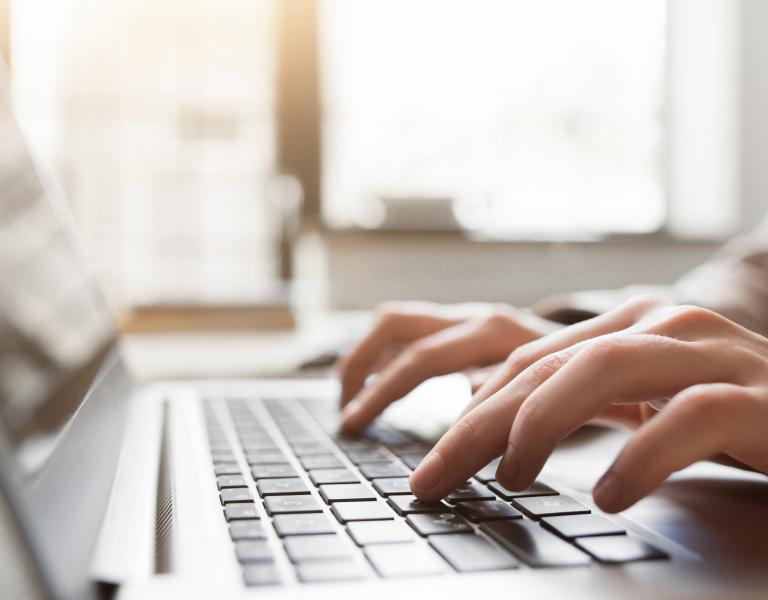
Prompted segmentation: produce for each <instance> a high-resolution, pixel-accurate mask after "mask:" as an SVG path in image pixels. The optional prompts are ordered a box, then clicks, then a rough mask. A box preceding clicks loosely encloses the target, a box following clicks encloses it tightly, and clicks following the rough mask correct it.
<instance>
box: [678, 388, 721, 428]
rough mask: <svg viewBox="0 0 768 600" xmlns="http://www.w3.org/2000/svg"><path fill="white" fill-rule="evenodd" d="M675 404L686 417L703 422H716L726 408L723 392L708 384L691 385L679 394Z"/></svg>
mask: <svg viewBox="0 0 768 600" xmlns="http://www.w3.org/2000/svg"><path fill="white" fill-rule="evenodd" d="M675 404H676V410H677V412H678V413H679V414H680V415H681V416H682V417H683V418H684V419H686V420H689V421H693V422H696V423H701V424H709V423H712V424H716V423H717V422H718V421H719V420H720V418H721V416H722V413H723V409H724V408H725V401H724V395H723V393H722V392H719V391H718V390H717V388H715V387H712V386H708V385H694V386H692V387H689V388H688V389H686V390H684V391H683V392H681V393H680V394H679V395H678V397H677V400H676V402H675Z"/></svg>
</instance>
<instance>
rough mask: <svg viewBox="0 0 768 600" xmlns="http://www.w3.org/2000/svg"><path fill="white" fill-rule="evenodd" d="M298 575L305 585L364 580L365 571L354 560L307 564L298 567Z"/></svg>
mask: <svg viewBox="0 0 768 600" xmlns="http://www.w3.org/2000/svg"><path fill="white" fill-rule="evenodd" d="M296 575H297V576H298V577H299V580H300V581H303V582H305V583H310V582H318V581H349V580H353V579H362V578H363V577H364V574H363V570H362V569H361V568H360V565H358V564H357V563H356V562H355V561H354V560H351V559H337V560H324V561H322V562H305V563H301V564H299V565H298V566H297V567H296Z"/></svg>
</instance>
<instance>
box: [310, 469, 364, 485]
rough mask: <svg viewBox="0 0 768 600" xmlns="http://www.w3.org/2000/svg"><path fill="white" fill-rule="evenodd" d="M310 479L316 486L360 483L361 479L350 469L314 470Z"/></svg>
mask: <svg viewBox="0 0 768 600" xmlns="http://www.w3.org/2000/svg"><path fill="white" fill-rule="evenodd" d="M309 478H310V479H311V480H312V483H314V484H315V485H321V484H323V483H360V478H359V477H358V476H357V475H355V474H354V473H353V472H352V471H350V470H349V469H346V468H344V469H312V470H311V471H310V472H309Z"/></svg>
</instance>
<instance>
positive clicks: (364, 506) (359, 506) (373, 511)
mask: <svg viewBox="0 0 768 600" xmlns="http://www.w3.org/2000/svg"><path fill="white" fill-rule="evenodd" d="M331 512H332V513H333V514H334V515H335V516H336V518H337V519H338V520H339V522H340V523H347V522H349V521H382V520H387V519H394V518H395V513H394V512H392V509H391V508H389V507H388V506H387V505H386V504H384V503H382V502H338V503H336V504H334V505H333V507H332V508H331Z"/></svg>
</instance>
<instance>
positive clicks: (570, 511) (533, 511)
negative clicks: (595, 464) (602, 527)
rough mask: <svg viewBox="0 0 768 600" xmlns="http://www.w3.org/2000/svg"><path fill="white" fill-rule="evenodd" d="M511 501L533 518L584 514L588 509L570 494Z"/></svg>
mask: <svg viewBox="0 0 768 600" xmlns="http://www.w3.org/2000/svg"><path fill="white" fill-rule="evenodd" d="M512 503H513V504H514V505H515V506H516V507H517V508H519V509H520V510H522V511H523V512H524V513H525V514H527V515H528V516H529V517H531V518H533V519H538V518H541V517H554V516H556V515H578V514H586V513H588V512H590V511H589V509H588V508H587V507H586V506H584V505H583V504H581V503H580V502H577V501H576V500H574V499H573V498H571V497H570V496H536V497H532V498H516V499H514V500H512Z"/></svg>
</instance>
